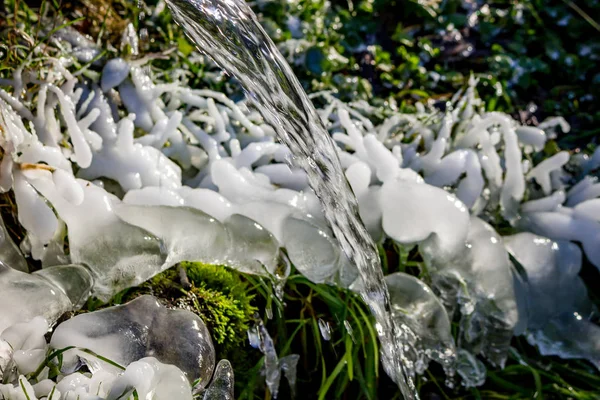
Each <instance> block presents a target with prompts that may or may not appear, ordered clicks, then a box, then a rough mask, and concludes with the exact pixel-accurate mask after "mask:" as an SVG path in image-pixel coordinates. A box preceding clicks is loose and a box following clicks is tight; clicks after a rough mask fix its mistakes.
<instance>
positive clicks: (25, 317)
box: [0, 263, 91, 333]
mask: <svg viewBox="0 0 600 400" xmlns="http://www.w3.org/2000/svg"><path fill="white" fill-rule="evenodd" d="M70 275H73V276H72V277H71V276H70ZM63 278H65V280H63ZM72 282H79V283H80V284H81V285H82V286H81V287H78V288H76V289H74V288H72V287H71V283H72ZM90 284H91V279H90V278H89V274H88V272H87V271H86V270H85V269H84V268H83V267H79V266H73V265H70V266H56V267H49V268H46V269H45V270H43V271H40V272H34V273H33V274H27V273H24V272H21V271H17V270H14V269H12V268H9V267H7V266H5V265H4V264H2V263H0V293H2V301H1V302H0V316H2V318H0V333H2V332H3V331H4V330H5V329H6V328H8V327H9V326H11V325H13V324H16V323H18V322H22V321H29V320H31V319H33V318H34V317H37V316H41V317H44V318H45V319H46V320H47V321H48V323H50V324H53V323H54V322H56V320H58V318H59V317H60V316H61V315H62V314H64V313H66V312H68V311H71V310H72V309H73V308H74V305H73V303H72V302H71V300H70V297H69V295H68V294H67V293H65V292H64V290H67V291H70V290H71V289H74V290H73V291H72V292H71V293H70V295H71V296H72V297H73V298H77V297H78V296H77V293H81V292H85V291H89V290H90ZM85 285H87V286H85Z"/></svg>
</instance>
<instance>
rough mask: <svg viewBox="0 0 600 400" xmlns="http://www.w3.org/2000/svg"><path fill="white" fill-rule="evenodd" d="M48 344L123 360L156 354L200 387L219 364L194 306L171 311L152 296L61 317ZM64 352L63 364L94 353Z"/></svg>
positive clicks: (163, 361)
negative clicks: (191, 309) (91, 352)
mask: <svg viewBox="0 0 600 400" xmlns="http://www.w3.org/2000/svg"><path fill="white" fill-rule="evenodd" d="M174 341H175V343H174ZM50 345H51V346H52V347H53V348H55V349H62V348H66V347H69V346H75V347H77V348H85V349H88V350H91V351H93V352H94V353H96V354H100V355H101V356H102V357H105V358H108V359H110V360H112V361H114V362H116V363H118V364H120V365H129V364H131V363H132V362H134V361H137V360H140V359H142V358H144V357H154V358H156V359H157V360H158V361H160V362H162V363H165V364H172V365H176V366H177V367H178V368H179V369H181V370H182V371H183V372H184V374H185V375H186V376H187V378H188V379H189V380H190V382H194V381H196V380H198V381H199V382H200V385H201V387H203V386H204V385H205V384H206V383H208V381H209V379H210V377H211V375H212V372H213V368H214V365H215V350H214V347H213V344H212V340H211V338H210V334H209V332H208V329H207V328H206V326H205V325H204V322H202V320H201V319H200V318H199V317H198V316H197V315H195V314H194V313H192V312H190V311H187V310H168V309H166V308H164V307H163V306H161V305H160V303H159V302H158V301H157V299H155V298H153V297H152V296H149V295H145V296H141V297H138V298H137V299H135V300H133V301H131V302H129V303H127V304H125V305H122V306H115V307H110V308H107V309H104V310H100V311H95V312H91V313H86V314H80V315H77V316H75V317H73V318H71V319H69V320H68V321H65V322H63V323H62V324H60V325H59V326H58V327H57V328H56V330H55V331H54V333H53V334H52V340H51V341H50ZM63 356H64V359H65V363H71V362H72V363H75V362H76V361H75V360H76V359H77V358H82V357H83V358H86V359H87V358H90V357H89V356H86V354H85V353H83V354H82V353H81V351H78V350H76V349H73V350H69V351H67V352H65V353H64V355H63ZM91 358H92V359H93V357H91ZM93 361H95V362H101V360H98V359H95V360H93ZM104 367H105V368H106V367H107V366H104Z"/></svg>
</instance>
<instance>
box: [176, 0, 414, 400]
mask: <svg viewBox="0 0 600 400" xmlns="http://www.w3.org/2000/svg"><path fill="white" fill-rule="evenodd" d="M167 4H168V5H169V7H170V8H171V10H172V12H173V15H174V17H175V20H176V21H177V23H179V24H180V25H181V26H182V27H183V29H184V30H185V32H186V34H187V35H188V36H189V37H190V39H191V40H192V41H193V42H194V43H195V44H196V45H197V46H198V48H199V50H201V51H203V52H205V53H206V54H208V55H209V56H210V57H211V58H212V59H213V60H214V61H215V62H216V63H217V64H218V65H219V66H221V67H222V68H223V69H224V70H226V71H227V72H228V73H230V74H231V75H233V76H234V77H235V78H236V79H237V80H238V81H239V82H240V84H241V85H242V87H243V88H244V90H245V92H246V94H247V97H248V98H249V99H250V100H251V101H252V102H253V104H254V105H255V106H256V108H257V109H258V110H259V111H260V113H261V114H262V115H263V117H264V118H265V120H266V121H267V122H268V123H269V124H271V125H272V126H273V128H274V129H275V131H276V133H277V136H278V138H279V139H280V140H281V141H282V142H283V143H285V144H286V145H287V146H288V147H289V149H290V150H291V152H292V154H293V156H294V160H293V161H292V162H293V163H294V164H295V165H297V166H299V167H301V168H303V169H304V170H305V171H306V173H307V175H308V181H309V184H310V186H311V188H312V189H313V190H314V192H315V194H316V195H317V197H318V198H319V199H320V201H321V203H322V206H323V209H324V214H325V217H326V218H327V220H328V222H329V223H330V225H331V227H332V230H333V232H334V234H335V237H336V238H337V240H338V241H339V243H340V245H341V247H342V249H343V250H344V252H345V253H346V255H347V256H348V258H349V259H350V260H353V261H354V263H355V264H356V266H357V268H358V270H359V273H360V277H361V279H362V285H361V286H362V290H361V294H362V297H363V299H364V301H365V302H366V303H367V304H368V305H369V307H370V308H371V311H372V312H373V315H374V316H375V319H376V321H377V332H378V334H379V339H380V341H381V346H382V352H383V360H384V367H385V369H386V372H387V373H388V374H389V375H390V376H391V377H392V378H393V379H394V380H395V381H396V382H397V383H398V385H399V387H400V390H401V392H402V394H403V396H404V398H405V399H407V400H408V399H416V398H418V395H417V394H416V391H415V389H414V385H413V383H412V379H411V378H410V376H408V375H407V374H406V371H405V368H404V366H403V363H402V359H403V356H402V347H401V346H400V344H399V343H396V342H397V339H396V338H397V336H396V334H395V328H394V326H393V322H392V320H391V312H390V302H389V293H388V290H387V287H386V285H385V281H384V279H383V272H382V270H381V266H380V262H379V256H378V253H377V249H376V247H375V244H374V243H373V241H372V239H371V237H370V235H369V233H368V232H367V230H366V229H365V227H364V225H363V224H362V222H361V220H360V218H359V216H358V205H357V201H356V198H355V197H354V194H353V193H352V190H351V189H350V186H349V185H348V182H347V181H346V178H345V176H344V174H343V172H342V168H341V165H340V162H339V159H338V156H337V152H336V151H335V146H334V143H333V140H332V139H331V136H330V135H329V134H328V133H327V130H326V129H325V127H324V126H323V123H322V122H321V119H320V118H319V116H318V114H317V112H316V111H315V109H314V107H313V105H312V103H311V102H310V100H309V99H308V96H307V95H306V93H305V92H304V90H303V89H302V86H301V84H300V82H299V81H298V79H297V78H296V76H295V75H294V74H293V72H292V70H291V68H290V66H289V65H288V64H287V62H286V61H285V59H284V58H283V56H282V55H281V54H280V53H279V51H278V50H277V48H276V47H275V45H274V44H273V42H272V41H271V39H270V38H269V37H268V35H267V34H266V33H265V31H264V30H263V29H262V27H261V26H260V24H259V23H258V21H257V19H256V16H255V15H254V13H253V12H252V10H251V9H250V7H249V6H248V5H247V4H246V3H245V2H244V1H240V0H167Z"/></svg>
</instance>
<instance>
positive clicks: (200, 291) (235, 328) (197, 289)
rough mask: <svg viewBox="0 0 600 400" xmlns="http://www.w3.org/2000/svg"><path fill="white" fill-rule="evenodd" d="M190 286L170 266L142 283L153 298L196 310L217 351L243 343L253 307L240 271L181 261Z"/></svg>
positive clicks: (230, 348) (247, 287)
mask: <svg viewBox="0 0 600 400" xmlns="http://www.w3.org/2000/svg"><path fill="white" fill-rule="evenodd" d="M180 265H181V267H182V268H183V269H184V270H185V272H186V274H187V277H188V279H189V282H190V285H191V287H187V288H184V287H183V285H182V284H181V282H180V276H179V269H178V268H171V269H169V270H168V271H165V272H164V273H162V274H160V275H157V276H156V277H154V278H153V279H152V280H150V282H148V283H146V284H144V285H143V287H146V291H147V290H148V289H150V291H151V292H153V293H154V294H155V295H156V296H157V297H159V298H161V299H163V300H164V301H167V302H169V303H171V304H172V305H174V306H177V307H182V308H186V309H189V310H191V311H194V312H195V313H197V314H198V315H199V316H200V317H201V318H202V319H203V320H204V322H205V323H206V325H207V326H208V328H209V329H210V331H211V335H212V338H213V342H214V343H215V346H216V347H217V350H218V352H219V353H220V354H223V355H225V354H229V353H231V352H232V350H234V349H235V348H238V347H240V346H242V345H243V344H244V341H245V339H246V331H247V330H248V328H249V323H250V322H251V320H252V318H253V315H254V313H255V312H256V311H257V309H256V307H254V306H253V305H252V299H253V298H254V295H253V294H252V293H251V290H250V288H249V285H248V283H247V282H245V281H244V280H243V279H242V277H241V276H240V274H238V273H237V272H236V271H233V270H231V269H228V268H226V267H223V266H220V265H208V264H202V263H191V262H184V263H182V264H180Z"/></svg>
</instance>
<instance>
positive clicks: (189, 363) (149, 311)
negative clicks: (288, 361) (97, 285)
mask: <svg viewBox="0 0 600 400" xmlns="http://www.w3.org/2000/svg"><path fill="white" fill-rule="evenodd" d="M48 328H49V326H48V322H47V321H46V320H45V319H44V318H42V317H34V318H33V319H31V320H30V321H27V322H21V323H16V324H14V325H12V326H10V327H8V328H7V329H5V330H4V331H3V332H2V334H1V335H0V367H1V368H0V378H3V379H4V381H5V382H14V383H7V384H4V385H3V384H0V397H2V396H3V397H2V398H3V399H6V400H21V399H22V400H25V399H29V400H33V399H37V398H47V399H54V400H70V399H76V398H77V399H89V400H92V399H93V400H97V399H106V400H117V399H121V398H129V396H131V395H132V394H133V392H134V391H135V392H136V393H137V397H138V398H140V399H142V398H143V399H154V400H172V399H178V400H179V399H181V400H186V399H187V400H191V399H192V398H193V396H192V384H194V391H198V390H200V389H202V388H203V387H205V386H207V384H208V382H209V380H210V379H211V376H212V383H211V385H210V386H209V387H208V389H207V390H206V391H205V398H206V399H211V400H213V399H233V371H232V369H231V365H230V364H229V362H228V361H227V360H222V361H221V362H220V363H219V364H218V366H217V368H216V370H215V373H214V376H213V368H214V363H215V354H214V349H213V346H212V341H211V339H210V337H209V336H208V330H207V329H206V327H205V326H204V323H203V322H202V320H201V319H200V318H198V316H196V315H195V314H193V313H191V312H188V311H183V310H167V309H165V308H163V307H162V306H160V305H159V304H158V303H157V301H156V299H154V298H153V297H151V296H142V297H140V298H137V299H135V300H133V301H132V302H130V303H128V304H126V305H123V306H115V307H111V308H108V309H105V310H102V311H97V312H94V313H89V314H82V315H79V316H77V317H74V318H72V319H70V320H68V321H66V322H63V323H62V324H60V325H59V326H58V328H56V330H55V332H54V333H53V335H52V339H51V342H50V344H49V345H48V344H47V343H46V340H45V335H46V333H47V332H48ZM49 347H50V348H51V349H52V351H50V352H49V351H48V348H49ZM54 350H56V351H59V352H60V353H61V354H62V355H61V357H62V361H61V369H60V371H59V376H58V378H57V379H55V380H50V379H47V377H48V363H53V362H56V360H55V358H54V357H56V354H58V353H56V352H54ZM49 354H50V356H48V355H49ZM52 354H53V355H52ZM47 356H48V357H49V358H48V359H46V357H47ZM84 365H85V366H87V369H88V370H89V372H81V371H80V368H81V367H82V366H84Z"/></svg>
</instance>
